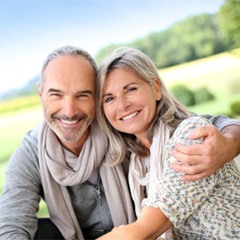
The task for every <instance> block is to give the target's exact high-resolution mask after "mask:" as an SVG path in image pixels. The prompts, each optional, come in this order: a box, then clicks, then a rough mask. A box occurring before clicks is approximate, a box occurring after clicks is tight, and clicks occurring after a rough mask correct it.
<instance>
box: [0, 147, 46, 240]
mask: <svg viewBox="0 0 240 240" xmlns="http://www.w3.org/2000/svg"><path fill="white" fill-rule="evenodd" d="M35 160H36V154H35V153H34V150H33V149H32V148H30V145H28V147H20V148H19V149H18V150H16V151H15V153H14V154H13V155H12V157H11V158H10V160H9V163H8V167H7V171H6V180H5V185H4V190H3V194H2V196H1V197H0V239H1V240H6V239H9V240H13V239H14V240H15V239H22V240H24V239H28V240H29V239H34V234H35V232H36V229H37V215H36V213H37V211H38V208H39V201H40V191H41V188H40V176H39V171H38V165H37V164H36V162H37V161H35Z"/></svg>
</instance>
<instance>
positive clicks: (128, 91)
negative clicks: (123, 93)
mask: <svg viewBox="0 0 240 240" xmlns="http://www.w3.org/2000/svg"><path fill="white" fill-rule="evenodd" d="M135 90H137V88H136V87H130V88H128V89H127V93H130V92H133V91H135Z"/></svg>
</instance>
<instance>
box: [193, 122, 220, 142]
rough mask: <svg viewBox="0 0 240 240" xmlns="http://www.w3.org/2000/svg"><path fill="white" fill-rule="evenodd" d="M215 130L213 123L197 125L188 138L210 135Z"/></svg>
mask: <svg viewBox="0 0 240 240" xmlns="http://www.w3.org/2000/svg"><path fill="white" fill-rule="evenodd" d="M216 131H217V129H216V127H215V126H213V125H209V126H202V127H197V128H196V129H194V130H193V131H192V132H191V133H190V134H189V138H191V139H197V138H205V137H206V136H212V135H214V133H215V132H216Z"/></svg>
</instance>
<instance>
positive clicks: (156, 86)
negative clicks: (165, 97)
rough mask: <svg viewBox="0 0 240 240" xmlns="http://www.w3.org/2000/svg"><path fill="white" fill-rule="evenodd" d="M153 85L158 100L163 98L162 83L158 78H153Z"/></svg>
mask: <svg viewBox="0 0 240 240" xmlns="http://www.w3.org/2000/svg"><path fill="white" fill-rule="evenodd" d="M153 87H154V90H155V94H156V100H157V101H159V100H160V99H161V98H162V94H161V83H160V81H159V79H158V78H154V79H153Z"/></svg>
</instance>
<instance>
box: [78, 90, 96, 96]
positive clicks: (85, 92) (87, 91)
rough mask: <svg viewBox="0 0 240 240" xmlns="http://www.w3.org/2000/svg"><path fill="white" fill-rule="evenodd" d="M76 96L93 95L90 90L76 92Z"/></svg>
mask: <svg viewBox="0 0 240 240" xmlns="http://www.w3.org/2000/svg"><path fill="white" fill-rule="evenodd" d="M78 94H90V95H93V91H91V90H83V91H77V92H76V95H78Z"/></svg>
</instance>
